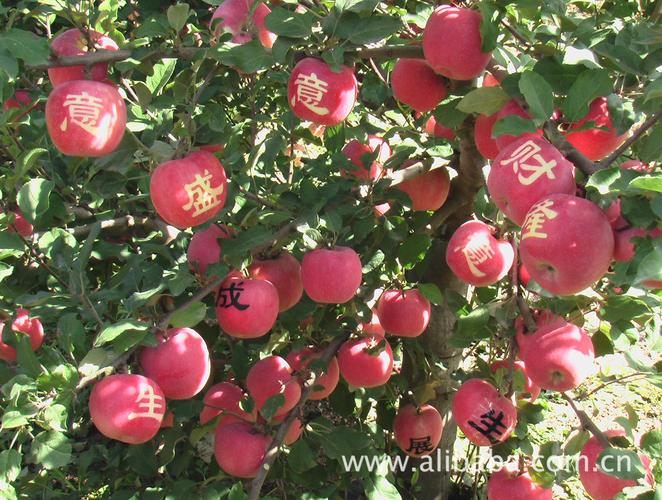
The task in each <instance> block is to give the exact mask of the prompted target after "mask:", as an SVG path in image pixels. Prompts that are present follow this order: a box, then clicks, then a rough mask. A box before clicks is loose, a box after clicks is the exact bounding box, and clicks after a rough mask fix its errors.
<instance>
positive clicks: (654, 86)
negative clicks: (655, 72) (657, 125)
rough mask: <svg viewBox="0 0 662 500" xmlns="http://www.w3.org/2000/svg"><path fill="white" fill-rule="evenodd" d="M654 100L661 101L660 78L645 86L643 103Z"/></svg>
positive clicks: (661, 83) (661, 78)
mask: <svg viewBox="0 0 662 500" xmlns="http://www.w3.org/2000/svg"><path fill="white" fill-rule="evenodd" d="M654 99H662V76H661V77H658V78H656V79H655V80H653V81H652V82H651V83H649V84H648V85H646V88H645V89H644V103H646V102H648V101H651V100H654Z"/></svg>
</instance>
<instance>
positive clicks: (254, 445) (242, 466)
mask: <svg viewBox="0 0 662 500" xmlns="http://www.w3.org/2000/svg"><path fill="white" fill-rule="evenodd" d="M269 443H271V438H270V437H269V436H265V435H264V434H262V433H261V432H259V431H258V430H257V429H256V428H255V427H254V426H253V425H252V424H250V423H248V422H232V423H228V424H225V425H219V426H218V427H217V428H216V435H215V440H214V456H215V457H216V462H217V463H218V466H219V467H220V468H221V469H223V471H224V472H226V473H227V474H230V475H231V476H235V477H241V478H246V479H250V478H252V477H255V476H256V475H257V472H258V470H259V469H260V465H261V464H262V460H264V455H265V453H266V452H267V448H268V446H269Z"/></svg>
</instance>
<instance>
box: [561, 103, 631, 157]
mask: <svg viewBox="0 0 662 500" xmlns="http://www.w3.org/2000/svg"><path fill="white" fill-rule="evenodd" d="M588 122H594V123H595V126H594V128H589V129H586V130H580V131H578V132H573V130H575V129H578V128H580V127H584V126H585V125H586V124H587V123H588ZM603 129H606V130H603ZM625 137H626V134H623V135H618V133H617V132H616V129H614V126H613V124H612V121H611V116H610V115H609V106H608V105H607V98H606V97H598V98H597V99H595V100H594V101H593V102H592V103H591V105H590V107H589V110H588V113H587V114H586V116H584V118H582V119H581V120H579V121H578V122H576V123H572V124H570V126H569V127H568V130H567V131H566V139H567V140H568V142H569V143H570V144H572V145H573V146H574V147H575V148H577V149H578V150H579V152H581V153H582V154H583V155H584V156H586V157H587V158H588V159H589V160H593V161H597V160H602V159H603V158H605V157H606V156H608V155H609V154H610V153H613V152H614V151H615V150H616V148H618V146H620V145H621V143H622V142H623V141H624V140H625Z"/></svg>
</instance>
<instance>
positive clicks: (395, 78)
mask: <svg viewBox="0 0 662 500" xmlns="http://www.w3.org/2000/svg"><path fill="white" fill-rule="evenodd" d="M391 89H392V90H393V97H395V98H396V99H397V100H398V101H400V102H402V103H404V104H406V105H408V106H410V107H411V108H413V109H414V110H416V111H419V112H421V113H426V112H428V111H432V110H433V109H434V108H436V107H437V105H438V104H439V103H440V102H441V101H443V100H444V98H445V97H446V96H447V95H448V88H447V87H446V82H444V79H443V78H441V77H440V76H439V75H438V74H436V73H435V72H434V70H433V69H432V68H431V67H430V66H428V64H427V63H426V62H425V61H423V60H421V59H398V61H397V62H396V63H395V66H394V67H393V71H392V72H391Z"/></svg>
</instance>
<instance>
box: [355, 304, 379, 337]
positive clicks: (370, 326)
mask: <svg viewBox="0 0 662 500" xmlns="http://www.w3.org/2000/svg"><path fill="white" fill-rule="evenodd" d="M357 330H358V332H359V333H360V334H361V335H366V336H371V337H384V336H385V335H386V330H384V327H383V326H382V324H381V322H380V321H379V316H378V315H377V310H376V309H373V310H372V316H371V317H370V321H369V322H365V321H364V322H363V323H360V324H359V326H358V329H357Z"/></svg>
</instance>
